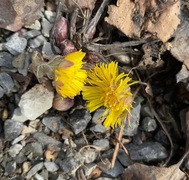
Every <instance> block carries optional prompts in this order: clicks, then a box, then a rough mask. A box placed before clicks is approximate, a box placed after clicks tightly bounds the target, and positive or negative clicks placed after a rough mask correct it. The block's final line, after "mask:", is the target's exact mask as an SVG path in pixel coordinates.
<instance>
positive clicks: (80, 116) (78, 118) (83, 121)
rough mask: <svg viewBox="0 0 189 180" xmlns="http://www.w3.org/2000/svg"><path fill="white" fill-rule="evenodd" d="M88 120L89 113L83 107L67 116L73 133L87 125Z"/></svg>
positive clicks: (89, 117)
mask: <svg viewBox="0 0 189 180" xmlns="http://www.w3.org/2000/svg"><path fill="white" fill-rule="evenodd" d="M90 120H91V115H90V113H89V112H88V111H87V110H85V109H80V110H76V111H74V112H73V113H72V114H71V115H70V117H69V122H70V124H71V125H72V127H73V131H74V133H75V134H79V133H80V132H82V131H83V130H84V129H85V128H86V127H87V124H88V123H89V121H90Z"/></svg>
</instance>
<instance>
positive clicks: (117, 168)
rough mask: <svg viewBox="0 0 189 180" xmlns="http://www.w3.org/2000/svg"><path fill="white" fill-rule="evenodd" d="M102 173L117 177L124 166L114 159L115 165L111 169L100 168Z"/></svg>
mask: <svg viewBox="0 0 189 180" xmlns="http://www.w3.org/2000/svg"><path fill="white" fill-rule="evenodd" d="M102 171H103V172H104V173H106V174H108V175H110V176H111V177H114V178H115V177H118V176H119V175H120V174H122V173H123V171H124V167H123V166H122V165H121V164H120V163H119V161H117V160H116V161H115V165H114V167H113V168H112V169H108V170H102Z"/></svg>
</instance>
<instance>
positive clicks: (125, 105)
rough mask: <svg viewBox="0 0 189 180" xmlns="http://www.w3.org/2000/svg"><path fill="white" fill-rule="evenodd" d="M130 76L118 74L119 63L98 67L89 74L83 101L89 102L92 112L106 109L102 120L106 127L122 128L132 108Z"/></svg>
mask: <svg viewBox="0 0 189 180" xmlns="http://www.w3.org/2000/svg"><path fill="white" fill-rule="evenodd" d="M131 80H132V79H131V78H130V77H128V74H124V73H121V74H118V63H116V62H111V63H109V64H104V63H102V64H100V65H96V66H95V67H94V69H92V70H90V71H89V72H88V78H87V80H86V82H87V83H88V84H87V85H85V86H84V88H83V90H82V94H83V99H84V100H87V108H88V109H89V111H90V112H93V111H95V110H96V109H98V108H99V107H101V106H104V107H105V108H106V109H105V111H104V112H103V113H102V115H101V118H102V119H104V123H103V125H104V126H105V127H112V128H114V127H116V126H121V123H122V121H123V119H124V118H125V117H126V115H127V114H128V113H130V110H131V108H132V102H133V94H132V93H131V91H130V86H131V85H133V84H135V83H136V81H134V82H131Z"/></svg>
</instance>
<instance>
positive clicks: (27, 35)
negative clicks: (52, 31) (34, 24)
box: [23, 29, 41, 40]
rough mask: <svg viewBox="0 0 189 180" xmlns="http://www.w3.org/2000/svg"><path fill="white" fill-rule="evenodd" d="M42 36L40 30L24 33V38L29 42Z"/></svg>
mask: <svg viewBox="0 0 189 180" xmlns="http://www.w3.org/2000/svg"><path fill="white" fill-rule="evenodd" d="M39 35H41V32H40V31H38V30H35V29H33V30H30V31H26V32H24V33H23V37H24V38H25V39H27V40H29V39H31V38H35V37H36V36H39Z"/></svg>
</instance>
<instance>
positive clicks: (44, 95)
mask: <svg viewBox="0 0 189 180" xmlns="http://www.w3.org/2000/svg"><path fill="white" fill-rule="evenodd" d="M53 97H54V94H53V91H49V90H48V89H47V88H45V87H44V86H43V85H40V84H37V85H35V86H34V87H33V88H32V89H30V90H29V91H27V92H26V93H25V94H23V95H22V97H21V99H20V102H19V107H20V110H21V113H22V114H23V115H24V116H25V117H27V118H28V119H29V120H35V119H36V118H37V117H39V116H40V115H42V114H43V113H44V112H45V111H47V110H48V109H50V108H51V107H52V102H53Z"/></svg>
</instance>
